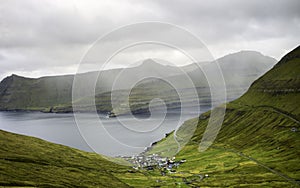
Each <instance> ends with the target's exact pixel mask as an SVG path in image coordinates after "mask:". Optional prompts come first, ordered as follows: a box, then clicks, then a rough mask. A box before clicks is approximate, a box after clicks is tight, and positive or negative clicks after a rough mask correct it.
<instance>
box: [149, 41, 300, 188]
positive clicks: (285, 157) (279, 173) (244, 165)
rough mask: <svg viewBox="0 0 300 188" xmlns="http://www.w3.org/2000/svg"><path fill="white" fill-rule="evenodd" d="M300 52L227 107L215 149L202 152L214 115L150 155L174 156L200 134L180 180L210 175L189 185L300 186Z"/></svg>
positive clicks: (188, 150) (185, 154)
mask: <svg viewBox="0 0 300 188" xmlns="http://www.w3.org/2000/svg"><path fill="white" fill-rule="evenodd" d="M299 75H300V46H298V47H297V48H296V49H294V50H293V51H291V52H290V53H288V54H287V55H286V56H284V57H283V58H282V59H281V60H280V61H279V62H278V63H277V64H276V65H275V66H274V67H273V68H272V69H271V70H270V71H268V72H267V73H266V74H264V75H263V76H262V77H260V78H259V79H257V80H256V81H255V82H254V83H253V84H252V85H251V87H250V88H249V90H248V91H247V92H246V93H245V94H244V95H243V96H241V97H240V98H239V99H237V100H235V101H232V102H230V103H229V104H227V107H226V113H225V117H224V121H223V125H222V128H221V130H220V132H219V133H218V136H217V138H216V140H215V141H214V143H213V145H212V146H211V147H210V148H209V149H207V150H206V151H204V152H203V151H202V152H199V151H198V147H199V144H200V142H201V140H202V136H203V134H204V131H205V129H206V126H207V124H208V121H209V117H210V112H207V113H204V114H202V115H201V116H200V117H199V118H195V119H191V120H188V121H186V122H185V123H184V124H183V125H182V126H181V127H180V129H179V130H178V131H177V132H176V138H177V141H175V140H174V133H172V134H170V135H168V136H167V137H166V138H165V139H163V140H161V141H160V142H158V143H157V144H156V145H154V147H153V148H152V149H151V150H150V151H149V152H148V154H151V153H156V154H160V155H164V156H169V157H171V156H173V155H175V154H176V152H177V149H178V141H179V142H180V140H182V139H183V138H186V137H187V136H188V135H187V134H188V133H190V132H192V131H193V128H194V127H195V125H196V129H195V132H194V134H193V136H192V137H191V139H190V140H189V142H188V143H187V144H186V145H185V146H183V148H182V149H181V151H180V152H179V153H177V154H176V159H178V160H180V159H185V160H186V161H187V162H186V163H184V164H182V165H181V166H180V168H178V169H177V173H178V174H181V175H182V174H185V175H186V176H188V175H193V174H194V175H197V174H201V175H202V176H204V174H207V175H208V178H205V179H202V180H200V179H196V178H195V179H194V180H190V181H189V183H190V184H192V185H193V186H195V187H196V186H198V187H202V186H204V187H206V186H207V187H212V186H213V187H243V186H246V187H299V186H300V165H299V164H300V159H299V156H300V135H299V134H300V132H299V129H300V121H299V120H300V116H299V114H300V108H299V101H300V77H299Z"/></svg>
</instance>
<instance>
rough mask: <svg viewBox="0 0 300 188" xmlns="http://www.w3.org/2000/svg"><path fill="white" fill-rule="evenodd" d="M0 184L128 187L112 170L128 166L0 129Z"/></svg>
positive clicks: (123, 169)
mask: <svg viewBox="0 0 300 188" xmlns="http://www.w3.org/2000/svg"><path fill="white" fill-rule="evenodd" d="M0 146H1V147H0V185H2V186H46V187H49V186H51V187H53V186H54V187H79V186H81V187H87V186H88V187H94V186H97V187H106V186H111V187H128V186H127V185H126V184H125V183H123V182H122V181H121V180H119V179H118V178H116V177H115V176H114V175H113V174H114V173H125V172H127V170H128V168H125V167H122V166H119V165H116V164H114V163H112V162H109V161H107V160H106V159H104V158H102V157H101V156H99V155H97V154H93V153H87V152H82V151H80V150H76V149H72V148H69V147H66V146H62V145H58V144H52V143H49V142H46V141H43V140H40V139H37V138H33V137H28V136H21V135H17V134H12V133H8V132H4V131H0Z"/></svg>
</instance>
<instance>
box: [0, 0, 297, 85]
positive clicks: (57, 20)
mask: <svg viewBox="0 0 300 188" xmlns="http://www.w3.org/2000/svg"><path fill="white" fill-rule="evenodd" d="M299 9H300V1H298V0H265V1H261V0H254V1H239V0H229V1H223V0H213V1H194V0H176V1H171V2H170V1H169V0H153V1H147V2H146V1H139V0H125V1H97V0H89V1H84V0H82V1H72V0H69V1H54V0H49V1H39V0H27V1H18V0H2V1H1V3H0V79H2V78H3V77H4V76H7V75H8V74H11V73H17V74H18V73H19V74H23V75H25V76H41V75H45V74H63V73H71V72H74V71H76V64H77V63H78V61H79V60H80V58H81V57H82V55H84V53H85V51H86V50H87V49H88V47H89V46H90V45H91V44H92V43H93V42H94V41H95V40H96V39H97V38H99V37H100V36H102V35H104V34H106V33H108V32H110V31H111V30H113V29H116V28H118V27H120V26H123V25H126V24H131V23H136V22H143V21H162V22H169V23H172V24H176V25H178V26H180V27H183V28H186V29H187V30H189V31H191V32H192V33H194V34H195V35H197V36H198V37H199V38H200V39H201V40H203V42H205V43H206V44H207V45H208V47H209V49H210V50H211V52H212V53H213V54H214V55H215V56H216V57H219V56H223V55H225V54H228V53H232V52H235V51H240V50H256V51H260V52H262V53H263V54H265V55H270V56H272V57H275V58H277V59H278V58H280V57H281V56H282V55H284V54H285V53H286V52H287V51H289V50H291V49H292V48H294V47H295V46H297V45H299V41H300V40H299V39H300V37H299V33H300V11H299ZM147 33H148V34H150V35H160V36H161V37H162V38H164V37H165V36H167V35H170V34H171V33H172V31H168V30H165V31H162V30H157V28H153V31H151V30H149V32H147ZM143 35H145V33H138V32H137V33H131V34H127V35H124V38H115V39H114V40H110V41H107V46H108V47H109V46H111V45H114V44H115V43H118V42H120V40H126V38H127V39H129V38H132V37H133V38H139V37H141V36H143ZM174 40H178V41H180V38H178V37H176V36H175V35H174ZM180 42H181V43H184V42H185V41H180ZM185 45H189V43H186V44H185ZM190 47H191V48H193V46H190ZM134 53H141V50H136V51H132V52H131V54H132V55H135V54H134ZM161 53H164V51H162V52H161ZM165 53H166V54H168V55H169V54H170V52H167V51H166V52H165ZM128 56H130V54H127V57H128ZM124 59H127V58H126V57H124ZM122 63H123V64H124V63H126V61H124V62H119V63H118V64H119V66H122ZM91 67H92V66H91Z"/></svg>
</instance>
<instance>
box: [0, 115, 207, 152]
mask: <svg viewBox="0 0 300 188" xmlns="http://www.w3.org/2000/svg"><path fill="white" fill-rule="evenodd" d="M206 110H208V109H202V110H201V111H206ZM192 111H193V110H191V112H192ZM191 112H188V113H184V114H183V115H181V116H180V114H178V113H177V112H174V113H173V114H172V115H169V116H168V117H166V118H164V120H163V122H161V118H160V117H157V118H156V117H154V118H150V119H135V118H132V117H128V116H122V117H119V119H117V118H106V117H105V116H104V115H103V116H102V115H100V118H98V117H97V119H95V118H94V116H93V115H92V114H79V115H78V116H79V117H78V118H79V120H77V124H76V121H75V118H74V115H73V114H51V113H39V112H34V113H33V112H0V129H2V130H6V131H9V132H14V133H19V134H24V135H30V136H34V137H38V138H42V139H44V140H47V141H50V142H54V143H59V144H63V145H67V146H71V147H74V148H78V149H81V150H85V151H95V152H97V153H101V154H104V155H109V156H117V155H133V154H137V153H139V152H142V151H143V150H144V148H145V147H147V146H149V145H150V144H151V143H152V142H155V141H157V140H159V139H161V138H163V137H164V136H165V133H168V132H171V131H172V130H174V129H175V128H176V127H177V126H180V125H181V124H182V123H183V122H184V121H185V120H187V119H189V118H192V117H196V116H197V115H198V114H196V113H191ZM180 117H181V119H180ZM78 124H80V125H78ZM78 127H79V128H78Z"/></svg>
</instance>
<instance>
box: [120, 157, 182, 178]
mask: <svg viewBox="0 0 300 188" xmlns="http://www.w3.org/2000/svg"><path fill="white" fill-rule="evenodd" d="M123 158H124V159H126V160H127V161H129V162H130V163H132V164H133V165H134V166H133V168H134V169H146V170H154V168H158V169H160V170H161V174H162V175H166V173H167V172H169V173H175V172H176V168H177V167H178V166H179V165H181V164H182V163H185V162H186V160H185V159H181V160H179V161H176V160H175V157H173V158H171V159H169V158H168V157H161V156H159V155H157V154H151V155H145V153H141V154H139V155H135V156H132V157H123Z"/></svg>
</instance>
